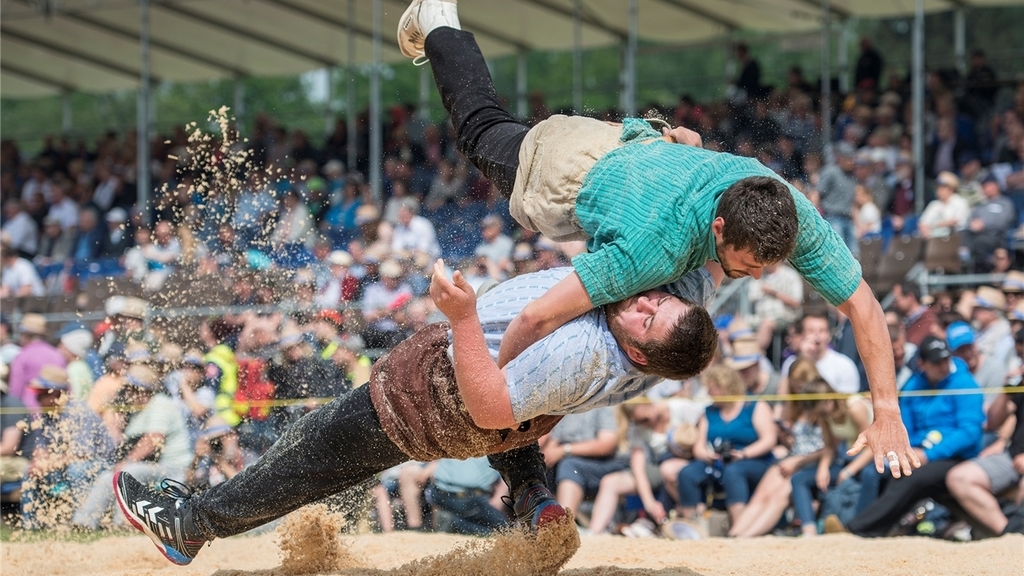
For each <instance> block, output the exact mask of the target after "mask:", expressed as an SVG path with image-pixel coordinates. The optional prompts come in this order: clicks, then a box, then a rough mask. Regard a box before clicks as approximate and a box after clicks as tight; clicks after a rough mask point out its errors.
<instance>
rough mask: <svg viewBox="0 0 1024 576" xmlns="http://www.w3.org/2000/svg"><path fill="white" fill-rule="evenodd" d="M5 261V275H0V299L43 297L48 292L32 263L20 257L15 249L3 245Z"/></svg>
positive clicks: (3, 258)
mask: <svg viewBox="0 0 1024 576" xmlns="http://www.w3.org/2000/svg"><path fill="white" fill-rule="evenodd" d="M0 251H2V252H0V253H2V257H0V259H2V260H3V273H2V274H0V297H3V298H9V297H11V296H43V295H45V293H46V291H45V289H44V288H43V281H42V280H40V279H39V274H38V273H37V272H36V267H35V266H33V265H32V263H31V262H29V261H28V260H25V259H24V258H22V257H20V256H18V253H17V252H16V251H15V250H14V248H12V247H10V246H8V245H7V244H4V245H3V248H0Z"/></svg>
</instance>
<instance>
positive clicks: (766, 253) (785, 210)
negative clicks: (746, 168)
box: [715, 176, 799, 264]
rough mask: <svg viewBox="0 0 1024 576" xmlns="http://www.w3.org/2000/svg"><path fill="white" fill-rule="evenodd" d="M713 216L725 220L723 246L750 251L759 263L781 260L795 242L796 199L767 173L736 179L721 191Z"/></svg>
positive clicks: (787, 255) (783, 185)
mask: <svg viewBox="0 0 1024 576" xmlns="http://www.w3.org/2000/svg"><path fill="white" fill-rule="evenodd" d="M715 216H716V217H718V218H721V219H722V220H724V221H725V226H724V227H723V228H722V241H723V242H724V243H725V245H726V246H731V247H732V248H734V249H736V250H750V251H751V253H752V255H753V257H754V260H756V261H757V262H758V263H760V264H774V263H776V262H782V261H783V260H785V259H786V258H788V257H789V254H790V253H791V252H792V251H793V247H794V246H795V245H796V234H797V230H798V227H799V224H798V221H797V215H796V202H794V201H793V195H792V193H790V191H789V188H788V187H786V185H785V184H784V183H783V182H781V181H779V180H777V179H775V178H772V177H770V176H751V177H749V178H742V179H740V180H737V181H736V182H735V183H734V184H733V185H732V186H730V187H729V188H728V189H727V190H726V191H725V193H724V194H722V198H721V199H720V200H719V201H718V210H717V211H716V213H715Z"/></svg>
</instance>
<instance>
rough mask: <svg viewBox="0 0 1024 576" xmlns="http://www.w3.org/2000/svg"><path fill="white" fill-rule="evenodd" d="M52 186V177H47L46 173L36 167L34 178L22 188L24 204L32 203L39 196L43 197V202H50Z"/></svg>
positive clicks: (34, 168)
mask: <svg viewBox="0 0 1024 576" xmlns="http://www.w3.org/2000/svg"><path fill="white" fill-rule="evenodd" d="M51 186H52V184H51V183H50V177H49V176H47V175H46V171H45V170H43V169H42V168H41V167H39V166H34V167H33V168H32V177H31V178H29V180H28V181H27V182H25V185H24V186H22V187H21V200H22V202H31V201H32V199H33V197H35V196H36V195H37V194H40V195H42V197H43V202H49V201H50V187H51Z"/></svg>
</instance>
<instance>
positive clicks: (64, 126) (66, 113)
mask: <svg viewBox="0 0 1024 576" xmlns="http://www.w3.org/2000/svg"><path fill="white" fill-rule="evenodd" d="M60 131H61V134H63V135H65V136H67V135H68V133H70V132H71V92H69V91H67V90H64V91H62V92H61V93H60Z"/></svg>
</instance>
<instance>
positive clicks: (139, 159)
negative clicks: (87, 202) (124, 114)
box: [135, 0, 151, 224]
mask: <svg viewBox="0 0 1024 576" xmlns="http://www.w3.org/2000/svg"><path fill="white" fill-rule="evenodd" d="M139 54H140V60H141V70H140V72H139V95H138V102H137V107H136V110H137V118H136V122H137V125H136V127H135V131H136V133H135V139H136V143H135V144H136V159H135V162H136V175H135V184H136V190H137V194H138V196H137V202H138V209H139V214H140V216H141V218H142V223H143V224H149V195H150V190H151V187H150V183H149V121H150V112H149V105H150V102H149V0H139Z"/></svg>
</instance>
